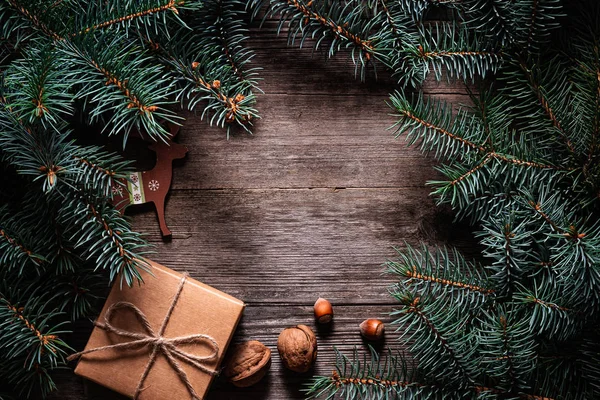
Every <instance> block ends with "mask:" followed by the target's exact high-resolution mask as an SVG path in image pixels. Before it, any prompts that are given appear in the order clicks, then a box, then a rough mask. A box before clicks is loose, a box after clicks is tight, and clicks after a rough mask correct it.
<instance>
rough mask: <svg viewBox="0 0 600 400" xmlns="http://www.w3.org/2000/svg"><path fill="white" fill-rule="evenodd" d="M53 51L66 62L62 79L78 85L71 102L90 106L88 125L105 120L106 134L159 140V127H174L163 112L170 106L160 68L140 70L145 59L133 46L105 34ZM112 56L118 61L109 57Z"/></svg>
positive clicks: (161, 134)
mask: <svg viewBox="0 0 600 400" xmlns="http://www.w3.org/2000/svg"><path fill="white" fill-rule="evenodd" d="M58 49H59V51H61V52H62V53H63V55H64V56H65V57H66V58H67V59H68V60H69V61H68V63H69V65H70V67H71V68H70V70H71V71H70V72H69V74H68V78H69V79H73V80H74V81H77V82H78V83H79V86H80V90H79V92H78V93H77V95H76V96H77V97H81V98H85V99H87V101H89V102H90V103H91V104H94V105H95V107H94V108H93V109H91V110H90V113H89V115H90V119H91V120H92V122H93V121H96V120H100V119H102V118H106V119H108V124H107V127H106V128H105V130H109V134H114V133H117V132H119V133H122V134H123V135H124V136H125V137H127V135H128V134H129V132H130V131H131V130H132V129H134V128H135V129H136V130H138V131H143V132H146V133H147V134H148V135H150V136H151V137H153V138H154V139H156V140H159V139H164V138H166V137H167V136H168V132H167V131H166V130H165V129H164V128H163V126H162V125H161V123H160V122H159V121H161V122H162V121H166V122H170V123H175V124H176V123H177V120H178V119H180V118H179V117H177V115H176V114H175V113H174V112H173V111H171V110H170V109H168V108H166V106H167V105H169V104H171V103H172V101H171V100H170V99H169V96H170V95H171V94H172V92H173V84H172V82H170V81H169V80H168V79H167V77H166V76H165V75H166V74H165V73H164V70H163V69H162V68H160V67H158V66H148V65H146V63H147V62H148V61H149V59H150V57H149V55H148V54H147V53H146V52H145V51H143V50H142V49H140V48H139V47H137V46H136V45H135V44H133V43H131V42H127V41H125V40H124V39H123V38H122V37H119V36H117V35H113V34H112V33H108V34H100V35H99V36H90V35H85V36H84V37H83V38H82V39H80V40H78V41H77V42H75V41H73V42H72V41H63V42H60V43H59V46H58ZM115 51H118V52H120V54H121V55H120V57H118V58H115V57H114V56H115Z"/></svg>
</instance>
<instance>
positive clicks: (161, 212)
mask: <svg viewBox="0 0 600 400" xmlns="http://www.w3.org/2000/svg"><path fill="white" fill-rule="evenodd" d="M152 202H153V203H154V207H156V216H157V217H158V224H159V225H160V233H161V234H162V236H163V237H170V236H171V231H170V230H169V228H167V223H166V222H165V199H164V198H163V199H161V200H158V201H157V200H153V201H152Z"/></svg>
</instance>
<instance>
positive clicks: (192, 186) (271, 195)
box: [53, 22, 468, 400]
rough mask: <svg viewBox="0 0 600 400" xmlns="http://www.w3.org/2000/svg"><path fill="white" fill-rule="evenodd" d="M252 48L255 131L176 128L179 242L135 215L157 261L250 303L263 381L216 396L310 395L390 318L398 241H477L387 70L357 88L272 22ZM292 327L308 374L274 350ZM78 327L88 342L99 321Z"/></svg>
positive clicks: (345, 71)
mask: <svg viewBox="0 0 600 400" xmlns="http://www.w3.org/2000/svg"><path fill="white" fill-rule="evenodd" d="M247 45H248V46H249V47H250V48H252V49H254V50H255V51H256V57H255V58H254V59H253V61H252V65H253V66H260V67H262V68H263V70H262V71H260V76H261V78H262V79H263V80H262V81H261V82H260V87H261V88H262V90H263V91H264V94H262V95H259V96H258V103H257V108H258V110H259V112H260V115H261V116H262V119H261V120H259V121H257V122H256V125H255V128H254V134H253V135H248V134H243V133H237V134H234V135H232V137H230V138H229V140H228V139H227V137H226V134H225V132H224V131H223V130H221V129H218V128H212V127H209V126H208V124H207V123H206V122H205V121H201V120H200V118H199V117H194V116H191V115H190V116H189V118H188V119H187V121H186V122H185V125H184V127H183V128H182V130H181V133H180V136H179V142H180V143H183V144H185V145H186V146H188V149H189V153H188V156H187V158H186V159H185V160H184V161H183V162H182V163H179V164H176V165H177V166H176V167H175V168H174V177H173V185H172V189H171V194H170V197H169V198H168V200H167V206H166V219H167V224H168V225H169V227H170V229H171V230H172V231H173V238H172V240H171V241H166V242H165V241H163V240H162V239H161V237H160V232H159V228H158V223H157V221H156V217H155V214H154V212H153V210H152V209H149V208H143V209H142V211H139V210H138V211H137V212H136V211H134V212H133V213H131V215H132V216H133V225H134V227H135V228H136V229H137V230H139V231H142V232H145V233H147V234H148V235H149V239H150V241H151V242H153V243H154V244H156V250H157V253H156V254H155V255H154V256H153V259H154V260H155V261H157V262H160V263H162V264H164V265H166V266H169V267H171V268H173V269H176V270H178V271H188V272H189V273H190V274H191V276H192V277H194V278H196V279H198V280H200V281H202V282H205V283H207V284H209V285H212V286H214V287H216V288H218V289H220V290H222V291H225V292H227V293H229V294H231V295H233V296H235V297H237V298H239V299H242V300H243V301H245V302H246V303H247V305H248V306H247V308H246V312H245V314H244V317H243V319H242V322H241V324H240V326H239V327H238V329H237V332H236V335H235V338H234V341H235V342H237V341H244V340H249V339H256V340H260V341H261V342H263V343H265V344H266V345H267V346H269V347H270V348H271V349H272V351H273V364H272V367H271V371H270V372H269V374H268V375H267V377H266V378H265V379H264V380H263V381H262V382H261V383H259V384H258V385H256V386H254V387H251V388H247V389H236V388H234V387H232V386H231V385H228V384H227V383H225V382H220V381H217V382H216V383H215V384H214V385H213V388H212V390H211V394H210V396H209V398H210V399H265V400H267V399H268V400H286V399H301V398H303V394H302V392H301V391H300V390H301V389H302V388H303V385H304V384H305V383H306V382H307V381H308V380H309V378H310V377H311V375H312V374H328V373H330V372H331V370H332V368H333V361H334V351H333V347H334V346H337V347H338V348H339V349H340V350H345V351H348V352H349V351H351V350H352V349H353V348H354V346H359V347H360V348H361V349H364V348H365V347H366V344H365V343H364V342H363V341H362V340H361V337H360V334H359V329H358V325H359V323H360V322H361V321H363V320H364V319H366V318H380V319H382V320H384V321H385V322H389V321H390V318H389V316H388V313H389V312H390V311H391V310H392V309H393V308H394V301H393V299H392V298H391V297H390V296H389V295H388V292H387V290H388V287H389V286H390V285H391V284H392V283H393V281H394V279H393V277H391V276H386V275H383V274H382V273H383V272H384V268H383V267H382V263H383V262H385V261H386V259H388V258H392V257H394V254H395V251H394V249H393V246H400V247H401V246H402V245H403V243H404V242H405V241H406V242H408V243H410V244H413V245H417V244H418V243H419V242H420V241H423V240H425V241H427V242H428V243H430V244H437V243H450V244H459V245H461V244H464V243H465V242H468V235H466V234H465V233H463V232H464V231H465V230H464V228H459V227H456V226H453V225H451V221H452V217H451V216H450V215H449V214H448V213H447V212H445V211H441V210H440V209H438V208H436V207H435V205H434V201H433V199H432V198H431V197H430V196H429V193H430V188H428V187H426V181H427V180H429V179H432V178H435V177H436V173H435V172H434V170H433V168H432V166H433V164H434V163H433V161H432V160H431V159H428V158H426V157H424V156H423V155H422V154H421V153H420V152H419V151H418V149H417V148H407V145H406V143H405V141H404V138H401V139H394V136H393V134H392V132H391V131H389V130H387V128H388V127H389V126H390V125H391V124H392V123H393V122H394V118H393V117H392V116H391V115H390V113H391V109H390V108H389V107H388V106H387V105H386V100H388V96H389V93H390V92H391V91H392V88H393V84H392V83H391V82H392V80H391V79H390V78H389V76H388V75H386V73H385V72H384V71H381V70H380V71H378V72H379V77H378V81H375V80H374V78H373V76H372V74H371V76H370V77H369V79H368V80H367V83H361V82H360V81H358V80H356V79H355V78H354V67H353V65H352V64H351V62H350V61H349V59H348V58H347V57H346V56H345V55H340V56H338V57H336V58H334V59H331V60H328V61H326V60H325V57H324V55H323V54H320V53H318V52H317V53H315V54H314V55H313V54H312V51H311V49H302V50H299V49H297V48H290V47H287V43H286V37H285V35H282V36H279V37H277V36H276V33H275V23H273V22H267V23H266V24H265V26H264V27H263V28H262V29H258V28H256V27H253V29H252V30H251V38H250V40H249V41H248V42H247ZM425 91H426V92H428V93H431V94H434V95H436V96H437V97H438V98H440V99H443V100H446V101H450V102H454V103H458V102H466V101H467V96H466V92H465V90H464V89H463V88H461V86H460V85H448V84H439V85H438V84H436V83H429V82H428V83H427V84H426V85H425ZM132 211H133V210H132ZM128 213H129V212H128ZM318 297H325V298H327V299H329V300H330V301H331V302H332V303H333V305H334V312H335V318H334V322H333V324H332V326H331V327H330V328H329V329H320V328H318V327H317V326H316V325H315V321H314V319H313V311H312V306H313V303H314V302H315V300H316V299H317V298H318ZM295 324H306V325H308V326H311V327H312V328H313V329H314V330H315V332H316V333H317V337H318V342H319V355H318V359H317V363H316V367H315V368H314V371H311V372H310V373H307V374H295V373H291V372H289V371H286V370H284V369H283V367H282V365H281V363H280V360H279V356H278V354H277V350H276V343H277V337H278V335H279V332H280V331H281V330H282V329H284V328H285V327H288V326H292V325H295ZM76 329H78V333H77V335H76V339H75V341H76V343H79V346H80V347H81V346H83V345H84V344H85V341H86V340H87V336H88V335H89V333H90V326H89V324H82V326H77V327H76ZM394 337H395V333H394V332H393V328H392V326H388V331H387V334H386V339H385V343H383V345H390V346H391V347H392V348H396V349H397V348H398V346H397V344H396V343H395V341H394ZM124 373H126V371H124ZM58 385H59V391H58V392H57V393H56V394H55V395H53V399H65V400H84V399H89V400H92V399H93V400H100V399H103V400H118V399H122V397H121V396H119V395H117V394H114V393H112V392H110V391H109V390H107V389H104V388H102V387H100V386H98V385H95V384H92V383H89V382H84V381H83V380H82V379H81V378H79V377H76V376H74V375H73V374H72V373H70V372H67V373H64V374H61V375H60V376H59V377H58ZM169 400H178V399H169Z"/></svg>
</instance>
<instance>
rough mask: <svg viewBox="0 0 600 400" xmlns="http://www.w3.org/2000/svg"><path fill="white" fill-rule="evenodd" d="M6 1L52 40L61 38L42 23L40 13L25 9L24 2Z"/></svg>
mask: <svg viewBox="0 0 600 400" xmlns="http://www.w3.org/2000/svg"><path fill="white" fill-rule="evenodd" d="M7 3H8V4H9V5H10V6H11V7H13V8H14V9H15V10H17V11H18V12H19V13H20V14H21V15H22V16H23V17H24V18H26V19H27V20H28V21H29V22H30V23H31V25H32V26H33V27H34V28H36V29H38V30H39V31H41V32H42V33H44V34H45V35H46V36H48V37H49V38H51V39H53V40H62V37H61V36H59V35H58V33H56V32H54V31H53V30H52V29H50V28H49V27H48V26H47V25H46V23H44V22H43V21H42V20H41V17H40V15H38V14H36V13H35V12H33V11H31V10H29V9H27V7H26V6H25V5H24V4H21V3H20V2H19V1H17V0H7Z"/></svg>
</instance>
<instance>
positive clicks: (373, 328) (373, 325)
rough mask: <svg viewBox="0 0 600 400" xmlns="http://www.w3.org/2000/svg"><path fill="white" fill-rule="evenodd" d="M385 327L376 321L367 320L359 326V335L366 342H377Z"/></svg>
mask: <svg viewBox="0 0 600 400" xmlns="http://www.w3.org/2000/svg"><path fill="white" fill-rule="evenodd" d="M384 330H385V327H384V325H383V322H381V321H380V320H378V319H373V318H369V319H366V320H364V321H363V322H362V323H361V324H360V334H361V335H363V337H364V338H365V339H367V340H379V339H381V338H382V337H383V331H384Z"/></svg>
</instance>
